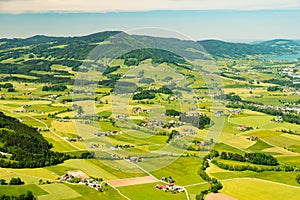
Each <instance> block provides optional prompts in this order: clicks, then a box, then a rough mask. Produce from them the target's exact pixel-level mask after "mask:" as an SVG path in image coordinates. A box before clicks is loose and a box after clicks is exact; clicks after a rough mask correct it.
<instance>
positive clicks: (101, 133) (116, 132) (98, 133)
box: [94, 130, 122, 137]
mask: <svg viewBox="0 0 300 200" xmlns="http://www.w3.org/2000/svg"><path fill="white" fill-rule="evenodd" d="M121 133H122V132H121V131H118V130H111V131H106V132H102V131H100V132H95V133H94V135H95V136H98V137H102V136H109V135H119V134H121Z"/></svg>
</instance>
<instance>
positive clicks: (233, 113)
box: [228, 108, 242, 115]
mask: <svg viewBox="0 0 300 200" xmlns="http://www.w3.org/2000/svg"><path fill="white" fill-rule="evenodd" d="M228 112H229V113H231V114H232V115H238V114H241V112H242V109H240V108H239V109H236V110H235V109H234V110H228Z"/></svg>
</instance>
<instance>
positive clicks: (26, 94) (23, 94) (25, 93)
mask: <svg viewBox="0 0 300 200" xmlns="http://www.w3.org/2000/svg"><path fill="white" fill-rule="evenodd" d="M31 94H32V92H24V93H21V94H18V96H28V95H31Z"/></svg>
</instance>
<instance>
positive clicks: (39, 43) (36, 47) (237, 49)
mask: <svg viewBox="0 0 300 200" xmlns="http://www.w3.org/2000/svg"><path fill="white" fill-rule="evenodd" d="M120 33H124V32H122V31H105V32H98V33H93V34H90V35H86V36H74V37H54V36H45V35H36V36H32V37H29V38H26V39H20V38H14V39H6V38H3V39H0V50H5V49H10V48H16V47H22V46H33V52H37V53H39V54H44V56H46V54H47V53H46V52H45V50H47V52H48V54H50V55H52V54H53V55H56V54H58V53H57V52H59V51H60V53H59V54H60V55H61V54H65V55H66V56H65V57H66V58H77V59H84V57H85V56H86V55H87V53H88V52H90V51H91V50H92V49H93V48H94V47H95V46H97V43H99V42H103V41H105V40H106V39H108V38H110V37H112V36H114V35H116V34H120ZM137 37H140V38H142V37H144V38H145V40H146V41H150V43H154V42H158V43H163V44H165V45H166V46H167V47H168V48H170V47H172V46H173V47H174V48H177V49H178V44H180V43H182V44H181V45H180V47H181V48H184V47H185V46H186V44H190V43H191V42H192V41H183V40H178V39H174V38H160V37H150V36H137ZM197 43H198V44H200V45H201V46H202V47H203V48H204V49H205V50H206V51H207V52H208V53H209V54H211V55H212V56H213V57H221V58H226V57H228V58H244V57H247V56H259V55H261V56H264V55H286V54H295V53H299V52H300V40H298V41H294V40H288V39H274V40H269V41H263V42H259V43H253V44H247V43H234V42H225V41H221V40H202V41H197ZM59 45H64V46H66V47H65V48H64V49H51V48H52V47H56V46H59ZM43 51H44V52H43ZM178 51H179V49H178ZM181 51H182V52H183V51H186V49H182V50H181ZM183 53H184V52H183ZM195 56H197V55H195Z"/></svg>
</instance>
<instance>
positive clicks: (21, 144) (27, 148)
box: [0, 112, 70, 168]
mask: <svg viewBox="0 0 300 200" xmlns="http://www.w3.org/2000/svg"><path fill="white" fill-rule="evenodd" d="M51 147H52V145H51V144H49V143H48V142H47V141H46V140H45V139H44V138H43V136H42V135H41V134H40V133H39V132H38V131H37V130H36V129H35V128H32V127H30V126H27V125H25V124H23V123H21V122H19V120H17V119H15V118H12V117H9V116H6V115H4V114H3V113H2V112H0V151H1V152H2V153H1V154H0V167H12V168H24V167H29V168H31V167H43V166H47V165H53V164H58V163H61V162H63V161H64V160H66V159H68V158H70V157H69V156H68V155H66V154H64V153H58V152H53V151H51V150H50V148H51ZM6 153H7V154H6Z"/></svg>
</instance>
